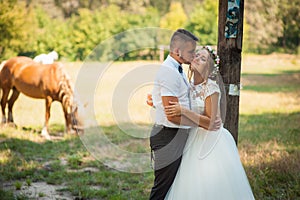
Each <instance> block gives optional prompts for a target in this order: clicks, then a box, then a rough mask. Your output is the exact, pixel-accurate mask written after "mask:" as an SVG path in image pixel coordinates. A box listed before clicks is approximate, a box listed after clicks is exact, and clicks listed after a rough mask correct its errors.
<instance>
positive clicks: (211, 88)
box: [191, 79, 221, 160]
mask: <svg viewBox="0 0 300 200" xmlns="http://www.w3.org/2000/svg"><path fill="white" fill-rule="evenodd" d="M214 93H218V94H220V88H219V86H218V84H217V83H216V82H215V81H213V80H211V79H208V80H207V82H206V83H202V84H198V85H193V84H192V85H191V107H192V110H193V111H194V112H196V113H199V114H203V113H204V109H205V99H206V98H207V97H209V96H211V95H212V94H214ZM219 101H220V96H219ZM199 131H200V133H198V134H205V136H204V140H203V143H202V144H201V146H200V149H199V154H198V158H199V159H200V160H202V159H204V158H206V157H207V156H208V155H209V154H210V153H211V152H212V151H213V149H214V147H215V146H216V144H217V143H218V141H219V139H220V136H221V134H220V129H219V130H217V131H206V130H204V129H202V128H200V129H199Z"/></svg>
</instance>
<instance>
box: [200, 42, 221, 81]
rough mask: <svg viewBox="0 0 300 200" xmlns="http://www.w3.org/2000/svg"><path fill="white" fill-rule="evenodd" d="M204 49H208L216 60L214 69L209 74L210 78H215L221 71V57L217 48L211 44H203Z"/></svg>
mask: <svg viewBox="0 0 300 200" xmlns="http://www.w3.org/2000/svg"><path fill="white" fill-rule="evenodd" d="M203 49H206V50H207V51H208V52H209V53H210V54H211V55H212V59H213V60H214V69H213V71H212V72H211V74H210V75H209V77H210V78H215V77H216V76H217V75H218V72H219V65H220V58H219V56H218V54H217V52H216V51H215V50H213V49H212V48H211V46H203Z"/></svg>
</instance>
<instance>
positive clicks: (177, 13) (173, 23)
mask: <svg viewBox="0 0 300 200" xmlns="http://www.w3.org/2000/svg"><path fill="white" fill-rule="evenodd" d="M186 20H187V16H186V14H185V12H184V10H183V7H182V5H181V3H180V2H172V3H171V6H170V10H169V12H168V13H167V14H165V15H164V16H163V17H162V18H161V21H160V27H161V28H165V29H170V30H176V29H178V28H182V27H183V26H184V24H185V23H186Z"/></svg>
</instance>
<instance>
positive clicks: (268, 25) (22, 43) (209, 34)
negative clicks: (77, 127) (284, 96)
mask: <svg viewBox="0 0 300 200" xmlns="http://www.w3.org/2000/svg"><path fill="white" fill-rule="evenodd" d="M43 2H44V3H41V2H36V1H26V4H25V2H24V1H17V0H9V1H0V7H1V9H0V32H1V37H0V58H1V59H7V58H10V57H12V56H16V55H18V54H20V55H27V56H30V57H34V56H35V55H37V54H41V53H49V52H50V51H52V50H55V51H57V52H58V53H59V55H60V58H61V59H63V60H70V61H76V60H84V59H85V58H86V57H87V56H88V55H89V54H90V52H92V50H93V49H94V48H95V47H96V46H97V45H98V44H100V43H102V42H103V41H106V40H107V39H108V38H111V37H112V36H115V35H116V34H119V33H122V32H124V31H126V30H130V29H132V28H144V27H160V28H164V29H169V30H176V29H178V28H181V27H185V28H186V29H188V30H189V31H191V32H193V33H194V34H195V35H197V36H198V37H199V38H200V44H211V45H215V44H217V34H218V31H217V30H218V22H217V19H218V1H209V0H201V1H196V0H187V1H183V0H180V1H171V0H167V1H158V0H148V1H143V0H138V1H122V0H102V1H96V0H79V1H67V0H55V1H54V2H53V1H50V0H45V1H43ZM299 7H300V0H294V1H292V2H290V1H288V0H278V1H276V0H272V1H270V0H262V1H255V0H249V1H245V12H244V33H243V36H244V41H243V51H244V52H254V53H271V52H274V51H277V52H284V53H285V52H287V53H297V52H298V53H299V49H300V44H299V42H300V40H299V38H300V26H299V23H298V22H299V21H300V14H299V13H300V12H299ZM129 35H130V34H129ZM132 37H135V36H134V35H132ZM165 37H166V38H165V39H163V40H162V41H159V43H158V44H157V45H161V44H163V45H167V44H168V43H169V38H167V37H169V36H168V35H167V36H165ZM138 39H140V38H139V36H138V37H137V38H136V41H132V39H131V40H130V38H121V40H119V41H118V42H122V45H119V46H115V47H114V48H115V51H116V52H113V54H118V49H117V48H123V49H131V48H134V47H136V46H137V45H138V44H137V43H138V42H137V40H138ZM128 42H130V44H128ZM107 45H110V44H107ZM108 47H109V46H108ZM108 49H109V48H108ZM105 54H107V52H102V53H101V55H105ZM158 54H159V53H158V51H155V50H141V51H136V52H130V53H126V54H125V55H123V56H122V58H120V60H133V59H156V58H158ZM101 55H100V57H101ZM94 56H99V55H94Z"/></svg>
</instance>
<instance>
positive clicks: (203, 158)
mask: <svg viewBox="0 0 300 200" xmlns="http://www.w3.org/2000/svg"><path fill="white" fill-rule="evenodd" d="M218 67H219V58H218V56H217V55H216V53H215V52H214V51H213V50H212V49H211V48H210V47H209V46H206V47H203V49H201V50H200V51H198V52H197V54H196V57H195V59H194V60H193V62H192V64H191V66H190V70H189V79H190V82H191V91H190V97H191V106H192V111H191V110H188V109H186V108H184V107H180V105H179V104H178V103H176V102H170V104H171V105H170V106H167V107H165V113H166V115H169V116H175V115H177V116H178V115H185V116H186V117H188V118H189V119H190V120H192V121H193V122H195V123H198V120H199V117H198V116H199V114H204V115H207V116H208V117H210V119H211V120H210V121H211V122H213V121H214V119H215V118H216V116H220V115H221V116H222V114H224V113H222V112H223V111H222V112H221V109H220V103H222V101H221V100H220V99H221V96H222V95H221V94H222V92H221V90H220V88H222V87H220V86H219V85H220V83H221V81H220V80H221V79H220V77H219V76H218ZM191 77H193V81H191ZM218 78H219V80H217V79H218ZM222 98H223V97H222ZM165 199H167V200H175V199H178V200H182V199H186V200H198V199H204V200H219V199H224V200H248V199H251V200H252V199H254V196H253V193H252V190H251V187H250V184H249V182H248V179H247V176H246V173H245V171H244V168H243V166H242V163H241V161H240V157H239V153H238V149H237V147H236V144H235V141H234V139H233V137H232V135H231V134H230V132H229V131H228V130H227V129H225V128H224V127H221V128H220V129H219V130H218V131H208V130H205V129H203V128H195V129H193V130H192V131H191V132H190V135H189V138H188V140H187V143H186V146H185V150H184V154H183V157H182V162H181V165H180V168H179V170H178V172H177V175H176V178H175V180H174V182H173V185H172V187H171V188H170V190H169V192H168V194H167V196H166V198H165Z"/></svg>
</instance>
